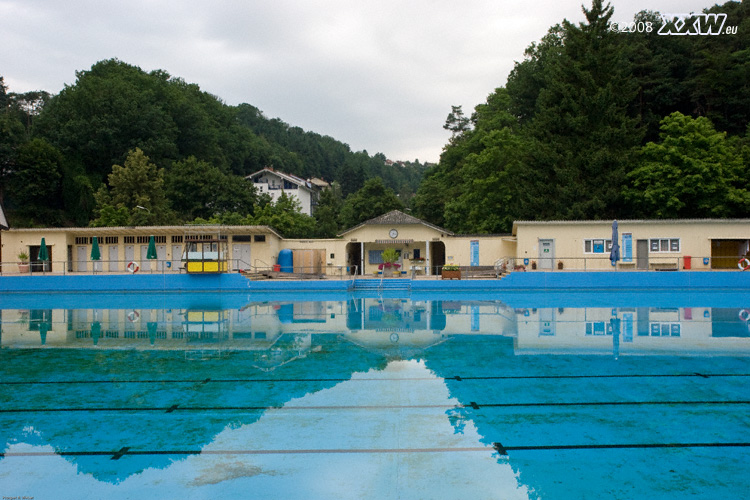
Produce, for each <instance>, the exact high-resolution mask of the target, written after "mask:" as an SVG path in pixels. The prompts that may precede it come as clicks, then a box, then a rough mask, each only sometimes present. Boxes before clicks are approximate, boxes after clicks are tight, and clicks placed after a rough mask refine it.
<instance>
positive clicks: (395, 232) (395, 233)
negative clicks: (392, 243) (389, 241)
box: [388, 229, 398, 238]
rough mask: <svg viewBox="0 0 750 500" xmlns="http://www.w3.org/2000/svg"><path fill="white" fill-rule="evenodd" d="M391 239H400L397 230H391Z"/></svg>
mask: <svg viewBox="0 0 750 500" xmlns="http://www.w3.org/2000/svg"><path fill="white" fill-rule="evenodd" d="M388 234H389V235H390V237H391V238H397V237H398V231H396V230H395V229H391V231H390V232H389V233H388Z"/></svg>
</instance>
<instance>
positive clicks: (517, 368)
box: [0, 293, 750, 499]
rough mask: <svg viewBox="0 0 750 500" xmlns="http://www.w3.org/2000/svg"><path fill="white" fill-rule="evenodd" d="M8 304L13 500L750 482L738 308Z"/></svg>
mask: <svg viewBox="0 0 750 500" xmlns="http://www.w3.org/2000/svg"><path fill="white" fill-rule="evenodd" d="M2 299H3V300H2V302H0V304H1V306H0V307H2V309H1V310H0V314H1V316H0V319H1V320H2V338H1V343H0V345H1V346H2V349H0V373H1V374H2V376H1V377H0V402H1V405H0V424H1V425H0V451H1V452H2V455H1V456H0V493H2V495H3V496H4V497H13V496H16V497H19V498H21V497H24V496H25V497H34V498H36V499H44V498H106V499H120V498H122V499H131V498H160V499H162V498H167V499H168V498H175V499H178V498H179V499H184V498H189V499H191V498H196V499H203V498H273V499H275V498H305V499H330V498H357V499H359V498H363V499H370V498H371V499H384V498H418V499H423V498H477V499H494V498H498V499H500V498H502V499H505V498H521V499H536V498H555V499H559V498H562V499H567V498H570V499H581V498H615V499H632V498H649V499H659V498H706V499H713V498H743V497H745V496H746V495H747V492H748V491H750V465H748V464H750V437H748V436H749V432H748V431H750V413H749V412H748V410H750V397H748V394H749V391H748V389H750V366H749V365H748V361H749V358H748V357H749V356H750V331H749V328H748V321H747V319H748V318H747V316H748V314H746V313H747V311H748V309H750V308H744V307H743V306H745V305H746V304H744V303H743V299H742V298H741V297H737V296H736V295H733V294H727V295H722V294H719V293H710V294H691V295H688V294H674V293H672V294H663V295H653V294H640V293H632V294H614V293H612V294H608V293H590V294H587V293H580V294H560V295H557V296H555V295H550V294H534V293H528V294H512V295H510V296H503V297H494V298H488V297H486V296H482V295H470V294H466V295H462V294H455V293H454V294H452V295H451V296H441V295H440V294H433V295H432V296H407V297H399V296H388V295H385V296H384V295H377V294H374V295H371V296H368V295H355V294H351V295H346V294H343V295H342V296H338V295H335V296H320V295H319V296H309V295H300V296H291V297H290V296H288V295H286V296H274V295H264V296H254V295H247V294H219V295H214V296H203V295H200V294H173V295H140V296H136V295H127V294H124V295H109V296H97V295H85V294H77V295H69V296H63V295H60V296H37V295H18V296H5V297H3V298H2ZM313 299H315V300H313ZM748 305H750V304H748Z"/></svg>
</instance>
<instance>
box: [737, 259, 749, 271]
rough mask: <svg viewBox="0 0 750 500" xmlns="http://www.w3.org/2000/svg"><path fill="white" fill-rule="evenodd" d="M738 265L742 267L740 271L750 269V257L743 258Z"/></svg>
mask: <svg viewBox="0 0 750 500" xmlns="http://www.w3.org/2000/svg"><path fill="white" fill-rule="evenodd" d="M737 267H739V268H740V271H747V270H748V269H750V259H748V258H747V257H743V258H741V259H740V261H739V262H738V263H737Z"/></svg>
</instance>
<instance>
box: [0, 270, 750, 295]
mask: <svg viewBox="0 0 750 500" xmlns="http://www.w3.org/2000/svg"><path fill="white" fill-rule="evenodd" d="M352 278H356V279H320V280H309V279H307V280H286V279H285V280H259V281H253V280H249V279H247V278H246V277H244V276H242V275H240V274H230V273H227V274H219V275H187V274H133V275H130V274H128V275H126V274H117V275H109V274H97V275H92V274H82V275H38V274H35V275H29V276H0V293H18V292H62V293H70V292H248V291H249V292H254V291H257V292H262V291H350V290H355V289H368V288H369V289H393V288H402V289H408V290H410V291H430V290H436V291H444V292H445V291H477V292H479V291H511V290H635V289H637V290H653V291H655V290H681V289H682V290H684V289H695V290H698V289H699V290H750V272H747V273H745V272H741V271H731V272H729V271H728V272H720V271H719V272H696V271H676V272H669V273H667V272H638V271H629V272H606V271H604V272H541V271H535V272H516V273H511V274H510V275H508V276H505V277H503V278H501V279H474V280H441V279H425V278H417V279H414V280H411V279H384V280H380V279H377V278H359V277H352Z"/></svg>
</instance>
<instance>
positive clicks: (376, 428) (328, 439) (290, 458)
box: [0, 361, 529, 499]
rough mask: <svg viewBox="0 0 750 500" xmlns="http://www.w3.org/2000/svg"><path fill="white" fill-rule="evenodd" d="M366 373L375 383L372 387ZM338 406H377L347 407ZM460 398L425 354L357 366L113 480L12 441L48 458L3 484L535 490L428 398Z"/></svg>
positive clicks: (37, 487)
mask: <svg viewBox="0 0 750 500" xmlns="http://www.w3.org/2000/svg"><path fill="white" fill-rule="evenodd" d="M358 379H363V380H367V382H366V383H367V387H368V390H367V391H366V392H363V391H362V387H361V382H358ZM394 379H396V380H398V383H396V384H394V383H393V380H394ZM342 404H345V405H355V406H361V407H367V408H369V409H367V410H359V411H358V412H347V411H342V410H341V409H340V407H341V405H342ZM456 404H458V401H456V400H455V398H452V397H451V396H450V394H449V392H448V389H447V387H446V386H445V384H444V382H443V381H442V380H441V379H439V378H437V377H435V375H434V374H433V373H431V372H430V371H429V370H427V369H426V367H425V365H424V363H421V362H417V361H393V362H390V363H388V365H387V366H386V367H385V368H384V369H383V370H370V371H369V372H365V373H354V374H353V375H352V379H351V380H350V381H347V382H342V383H339V384H336V385H335V386H333V387H331V388H328V389H323V390H321V391H318V392H315V393H311V394H307V395H305V396H303V397H301V398H296V399H292V400H290V401H288V402H287V404H286V405H284V407H281V408H277V409H271V410H268V411H266V412H265V413H264V414H263V415H262V416H261V417H260V418H259V419H258V420H257V421H255V422H253V423H250V424H240V425H233V424H229V425H227V426H226V427H225V428H224V429H223V430H222V431H220V432H219V433H218V434H217V435H215V436H214V437H213V439H212V440H211V442H210V443H208V444H206V445H205V446H203V447H202V449H201V450H200V453H199V454H195V455H190V456H188V457H187V458H184V459H181V460H175V461H172V462H171V463H169V464H167V465H165V466H163V467H161V468H153V467H149V468H146V469H144V470H142V471H140V472H138V473H136V474H132V475H130V476H128V477H126V478H121V479H120V480H119V481H118V482H116V483H114V484H113V483H108V482H102V481H99V480H97V479H96V478H95V477H94V476H92V475H91V474H88V473H82V472H83V471H80V470H76V469H77V468H76V466H75V465H73V464H72V463H70V462H68V461H67V460H66V459H64V458H62V457H59V456H57V455H55V454H54V453H52V451H53V448H52V447H51V446H49V445H30V444H26V443H9V444H8V446H7V448H6V450H5V453H6V454H29V455H34V454H41V455H42V456H27V457H22V456H13V457H8V458H6V459H4V460H0V485H2V486H3V487H6V486H10V485H13V487H14V489H16V488H17V489H19V490H21V491H24V492H31V493H32V494H33V495H34V496H36V497H37V498H62V497H61V496H60V489H61V487H63V488H64V489H65V490H66V491H71V492H73V491H74V492H76V493H75V495H78V496H80V495H81V492H87V494H86V495H85V496H86V497H94V498H109V499H116V498H132V495H133V493H134V492H139V491H148V495H149V497H151V498H173V497H174V496H175V495H178V496H179V495H190V496H194V495H197V496H198V497H201V498H203V497H214V496H215V495H218V494H222V495H225V496H226V495H228V496H229V497H230V498H240V497H243V496H244V495H246V494H247V492H253V498H298V497H299V496H298V495H299V494H300V486H301V485H304V491H305V494H304V497H305V498H320V499H329V498H363V499H364V498H372V499H382V498H396V497H401V498H441V497H443V495H444V493H445V492H446V491H456V492H464V493H466V492H471V494H472V495H473V496H475V497H477V498H494V497H496V496H497V493H498V492H502V497H503V498H519V499H521V498H529V496H528V491H527V489H526V488H525V487H524V486H520V485H519V484H518V478H517V477H516V473H515V472H514V471H513V470H512V468H511V467H510V465H509V464H508V462H507V460H504V459H500V460H498V458H497V457H496V455H494V453H493V452H494V450H493V449H492V448H491V447H489V446H487V445H484V444H482V443H481V436H480V435H479V434H478V432H477V429H476V428H475V427H474V426H473V424H472V423H471V421H468V422H464V423H463V424H462V426H461V430H460V432H455V428H454V427H453V426H452V425H451V421H450V420H449V418H448V416H447V415H446V414H445V413H444V412H439V411H438V412H435V411H425V409H424V408H421V407H420V405H431V406H434V405H441V406H444V407H452V406H454V405H456ZM394 406H397V407H398V409H396V410H394ZM410 406H411V407H410ZM295 408H298V409H297V410H295ZM310 408H313V409H312V410H311V409H310ZM301 411H304V412H305V415H304V418H303V419H300V412H301ZM457 449H466V450H467V451H453V450H457ZM387 450H412V451H409V452H403V451H396V452H388V451H387ZM493 455H494V456H493ZM130 459H131V457H125V458H122V459H120V460H130ZM489 477H491V478H492V481H487V480H486V478H489ZM11 478H13V479H12V480H11ZM16 478H17V479H16ZM75 495H71V498H72V497H74V496H75Z"/></svg>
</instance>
